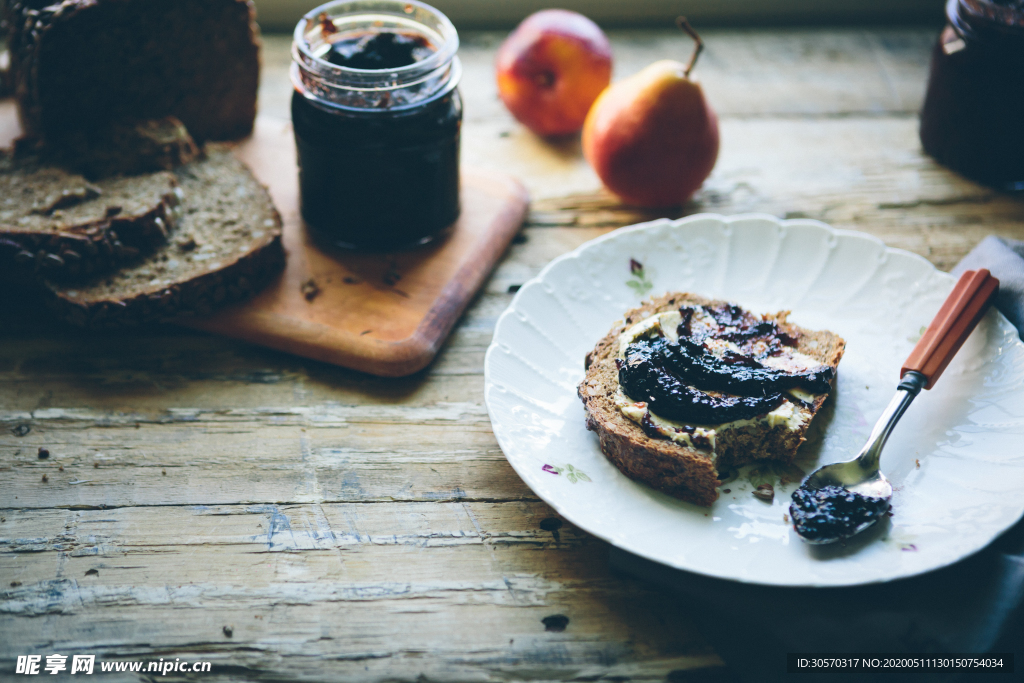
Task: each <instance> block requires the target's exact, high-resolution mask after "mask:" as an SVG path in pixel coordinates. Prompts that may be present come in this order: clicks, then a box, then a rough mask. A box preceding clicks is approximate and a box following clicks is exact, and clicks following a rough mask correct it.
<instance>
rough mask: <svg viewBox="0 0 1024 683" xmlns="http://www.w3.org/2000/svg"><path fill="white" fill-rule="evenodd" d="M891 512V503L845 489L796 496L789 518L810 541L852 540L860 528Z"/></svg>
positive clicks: (830, 488) (800, 490)
mask: <svg viewBox="0 0 1024 683" xmlns="http://www.w3.org/2000/svg"><path fill="white" fill-rule="evenodd" d="M888 510H889V501H888V500H887V499H885V498H874V497H871V496H865V495H862V494H860V493H855V492H853V491H850V490H848V489H846V488H845V487H843V486H825V487H823V488H820V489H809V488H807V487H806V486H801V487H800V488H798V489H797V490H796V491H794V492H793V502H792V503H790V505H789V516H790V518H791V519H792V520H793V528H794V529H795V530H796V532H797V533H798V534H800V535H801V536H802V537H804V538H805V539H807V540H808V541H819V540H823V539H833V538H835V539H838V538H846V537H848V536H852V535H853V534H854V533H856V531H857V527H859V526H860V525H861V524H864V523H865V522H873V521H875V520H877V519H878V518H879V517H881V516H882V515H884V514H885V513H886V512H887V511H888Z"/></svg>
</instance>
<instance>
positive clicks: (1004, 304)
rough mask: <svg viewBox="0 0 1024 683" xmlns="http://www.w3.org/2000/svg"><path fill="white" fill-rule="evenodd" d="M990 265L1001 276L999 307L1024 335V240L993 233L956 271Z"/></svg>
mask: <svg viewBox="0 0 1024 683" xmlns="http://www.w3.org/2000/svg"><path fill="white" fill-rule="evenodd" d="M978 268H988V270H989V272H990V273H992V275H993V276H995V277H996V278H997V279H998V280H999V294H997V295H996V307H997V308H998V309H999V310H1000V311H1002V312H1003V315H1005V316H1006V317H1007V318H1008V319H1009V321H1010V322H1011V323H1013V326H1014V327H1016V328H1017V332H1018V334H1020V335H1021V337H1022V338H1024V242H1021V241H1020V240H1011V239H1003V238H1000V237H996V236H995V235H989V236H988V237H986V238H985V239H983V240H982V241H981V242H979V243H978V246H976V247H974V249H972V250H971V253H969V254H968V255H967V256H965V257H964V258H963V260H962V261H960V263H958V264H957V265H956V268H954V269H953V270H952V273H953V275H957V276H959V275H960V274H961V273H963V272H964V271H965V270H977V269H978Z"/></svg>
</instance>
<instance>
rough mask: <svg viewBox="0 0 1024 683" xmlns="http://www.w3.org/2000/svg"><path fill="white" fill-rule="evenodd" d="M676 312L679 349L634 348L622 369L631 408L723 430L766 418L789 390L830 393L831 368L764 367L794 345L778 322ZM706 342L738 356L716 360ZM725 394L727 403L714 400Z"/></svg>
mask: <svg viewBox="0 0 1024 683" xmlns="http://www.w3.org/2000/svg"><path fill="white" fill-rule="evenodd" d="M679 312H680V314H681V315H682V322H680V324H679V328H678V333H679V342H678V343H675V342H671V341H669V340H668V339H667V338H664V337H662V338H658V339H653V340H640V341H636V342H633V343H632V344H629V345H628V346H627V347H626V353H625V356H626V359H625V362H624V363H622V364H621V366H620V367H619V384H620V385H621V386H622V390H623V392H624V393H625V394H626V395H627V396H628V397H629V398H631V399H633V400H634V401H644V402H647V403H648V405H649V407H650V410H651V411H652V412H654V413H655V414H657V415H661V416H662V417H665V418H668V419H670V420H677V421H681V422H697V423H705V424H721V423H723V422H731V421H733V420H744V419H750V418H752V417H756V416H758V415H764V414H765V413H768V412H771V411H772V410H774V409H775V408H777V407H778V406H779V405H781V404H782V402H783V401H784V400H785V397H784V396H783V394H782V392H783V391H786V390H787V389H794V388H800V389H804V390H806V391H809V392H811V393H827V392H828V391H829V390H830V389H831V383H832V380H833V379H834V378H835V370H834V369H833V368H831V367H828V366H825V365H822V366H820V367H818V368H815V369H814V370H813V371H807V372H802V373H787V372H784V371H782V370H779V369H777V368H771V367H768V366H766V365H764V364H763V363H762V362H761V361H762V360H764V359H766V358H768V357H771V356H777V355H779V354H781V353H783V352H784V351H785V347H793V346H795V345H796V343H797V339H796V338H794V337H793V336H791V335H789V334H787V333H786V332H784V331H783V330H782V329H780V328H779V326H778V324H776V323H775V322H773V321H766V320H761V319H759V318H757V317H755V316H754V315H752V314H751V313H749V312H747V311H745V310H743V309H742V308H740V307H738V306H733V305H719V306H713V307H711V306H700V307H698V306H684V307H683V308H681V309H680V310H679ZM698 312H702V313H703V315H701V316H700V322H697V320H695V315H696V313H698ZM709 320H710V321H713V322H709ZM709 339H722V340H725V341H730V342H733V343H735V344H736V345H737V346H738V347H739V349H740V353H737V352H734V351H727V352H726V353H724V354H722V355H721V356H717V355H715V354H713V353H712V352H711V351H710V350H709V349H708V348H707V347H706V346H705V344H704V342H705V341H706V340H709ZM709 392H716V393H709ZM722 393H724V394H729V395H724V396H723V395H718V394H722Z"/></svg>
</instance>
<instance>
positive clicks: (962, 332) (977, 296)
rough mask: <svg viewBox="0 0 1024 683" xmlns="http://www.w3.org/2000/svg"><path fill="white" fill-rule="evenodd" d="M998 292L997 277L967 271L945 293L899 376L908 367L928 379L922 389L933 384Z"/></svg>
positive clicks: (982, 272) (906, 371) (987, 273)
mask: <svg viewBox="0 0 1024 683" xmlns="http://www.w3.org/2000/svg"><path fill="white" fill-rule="evenodd" d="M997 291H999V280H997V279H995V278H994V277H992V274H991V273H990V272H988V270H986V269H984V268H982V269H981V270H968V271H967V272H965V273H964V274H963V275H961V276H960V280H959V281H958V282H957V283H956V286H955V287H953V291H952V292H950V293H949V296H948V297H947V298H946V302H945V303H944V304H942V308H940V309H939V312H938V313H937V314H936V315H935V318H934V319H933V320H932V322H931V324H930V325H928V329H927V330H926V331H925V333H924V334H923V335H921V339H920V341H918V342H917V346H915V347H914V350H913V351H911V352H910V356H909V357H907V360H906V362H905V363H904V364H903V369H902V370H901V371H900V377H902V376H903V375H905V374H907V373H908V372H910V371H911V370H913V371H915V372H920V373H921V374H922V375H924V376H925V377H926V378H927V379H928V384H926V385H925V387H924V388H925V389H931V388H932V387H933V386H935V382H936V380H938V379H939V375H941V374H942V371H943V370H945V369H946V366H947V365H949V361H951V360H953V356H955V355H956V352H957V351H959V350H960V347H961V346H963V345H964V342H965V341H967V336H968V335H970V333H971V330H973V329H974V328H975V327H976V326H977V325H978V322H979V321H980V320H981V316H983V315H984V314H985V311H986V310H987V309H988V305H989V304H990V303H991V302H992V299H993V297H995V295H996V292H997Z"/></svg>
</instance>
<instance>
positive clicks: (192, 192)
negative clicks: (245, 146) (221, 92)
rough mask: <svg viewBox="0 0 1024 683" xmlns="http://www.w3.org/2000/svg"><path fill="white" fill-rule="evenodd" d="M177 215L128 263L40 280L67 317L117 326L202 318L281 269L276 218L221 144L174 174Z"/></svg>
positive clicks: (261, 192) (53, 303)
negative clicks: (73, 278) (161, 239)
mask: <svg viewBox="0 0 1024 683" xmlns="http://www.w3.org/2000/svg"><path fill="white" fill-rule="evenodd" d="M175 174H176V175H177V177H178V180H179V182H180V184H181V189H182V204H181V218H180V220H179V222H178V225H177V227H176V228H175V230H174V231H173V232H172V233H171V235H170V237H169V239H168V241H167V243H166V244H165V245H163V246H162V247H160V248H159V249H157V250H156V251H155V252H153V253H152V254H151V255H150V256H148V257H145V258H143V259H141V260H139V261H137V262H135V263H133V264H131V265H130V266H127V267H124V268H121V269H120V270H118V271H116V272H114V273H111V274H108V275H105V276H100V277H94V278H92V279H91V280H89V281H88V282H85V283H81V284H67V283H59V282H54V281H52V280H47V281H46V282H45V283H44V284H45V288H46V291H47V295H48V299H49V305H50V306H51V308H53V309H54V310H55V311H56V313H57V315H58V316H59V317H61V318H63V319H64V320H67V321H68V322H70V323H72V324H76V325H80V326H86V327H116V326H121V325H135V324H140V323H147V322H155V321H163V320H170V319H173V318H177V317H181V316H188V315H205V314H208V313H210V312H212V311H214V310H215V309H217V308H219V307H221V306H223V305H226V304H228V303H231V302H235V301H239V300H242V299H245V298H247V297H249V296H251V295H252V294H254V293H255V292H257V291H259V290H260V289H262V288H263V287H264V286H265V285H266V284H267V283H269V282H270V281H271V280H272V279H274V278H275V277H276V276H277V274H278V273H280V272H281V270H282V269H283V268H284V250H283V248H282V246H281V217H280V215H279V214H278V213H277V210H276V209H275V208H274V205H273V203H272V202H271V200H270V195H269V194H268V193H267V191H266V188H264V187H263V186H262V185H260V183H259V182H258V181H257V180H256V178H254V177H253V175H252V173H251V172H250V171H249V169H248V168H246V167H245V166H244V165H243V164H242V163H241V162H240V161H238V160H237V159H236V158H235V157H234V155H232V154H231V151H230V149H229V148H227V147H225V146H215V145H210V146H208V148H207V156H206V158H205V159H202V160H200V161H195V162H192V163H190V164H186V165H185V166H181V167H180V168H178V169H177V170H176V171H175Z"/></svg>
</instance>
